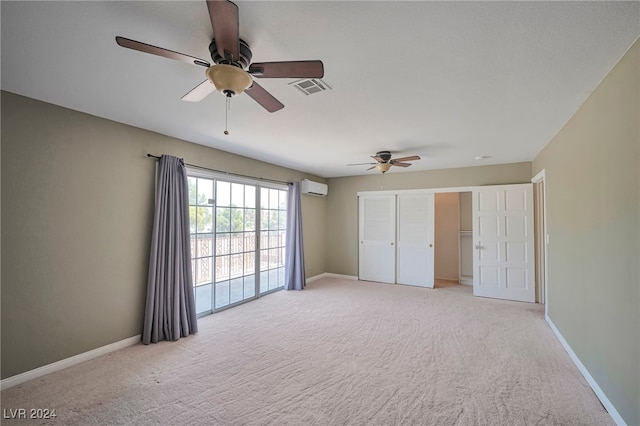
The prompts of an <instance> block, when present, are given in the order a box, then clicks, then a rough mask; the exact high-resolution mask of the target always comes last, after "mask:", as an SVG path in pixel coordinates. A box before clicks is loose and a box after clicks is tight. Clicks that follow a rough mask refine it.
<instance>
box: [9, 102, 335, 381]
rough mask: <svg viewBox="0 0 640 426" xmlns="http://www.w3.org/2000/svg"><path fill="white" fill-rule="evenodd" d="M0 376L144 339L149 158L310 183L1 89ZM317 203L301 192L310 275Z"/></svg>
mask: <svg viewBox="0 0 640 426" xmlns="http://www.w3.org/2000/svg"><path fill="white" fill-rule="evenodd" d="M1 100H2V154H3V155H2V207H3V217H2V219H3V222H2V263H3V266H4V268H3V269H2V378H6V377H9V376H13V375H15V374H18V373H21V372H24V371H27V370H31V369H34V368H36V367H40V366H42V365H46V364H49V363H52V362H55V361H58V360H61V359H64V358H67V357H70V356H73V355H76V354H79V353H82V352H85V351H88V350H91V349H94V348H97V347H100V346H104V345H107V344H109V343H113V342H116V341H119V340H122V339H125V338H127V337H131V336H135V335H137V334H139V333H140V332H141V327H142V312H143V308H144V297H145V291H146V276H147V268H148V257H149V244H150V232H151V225H152V213H153V202H154V201H153V200H154V194H153V192H154V170H155V161H154V160H151V159H148V158H146V154H147V152H151V153H154V154H171V155H176V156H179V157H183V158H184V159H185V161H186V162H187V163H192V164H197V165H201V166H205V167H210V168H214V169H220V170H225V171H231V172H234V173H241V174H247V175H251V176H257V177H264V178H270V179H276V180H282V181H288V180H299V179H302V178H305V177H306V178H310V179H313V180H316V181H321V182H322V181H324V180H323V179H321V178H319V177H317V176H311V175H305V174H303V173H300V172H296V171H293V170H289V169H285V168H281V167H276V166H273V165H269V164H267V163H263V162H259V161H255V160H250V159H248V158H244V157H240V156H236V155H233V154H229V153H225V152H221V151H217V150H214V149H211V148H207V147H204V146H200V145H195V144H191V143H188V142H184V141H181V140H177V139H174V138H170V137H166V136H163V135H159V134H156V133H152V132H148V131H144V130H141V129H137V128H133V127H130V126H126V125H123V124H119V123H115V122H112V121H108V120H104V119H100V118H97V117H93V116H90V115H86V114H81V113H78V112H75V111H71V110H68V109H64V108H60V107H57V106H54V105H50V104H46V103H42V102H38V101H34V100H32V99H28V98H24V97H20V96H17V95H14V94H11V93H7V92H2V98H1ZM325 203H326V201H325V199H324V198H319V197H311V196H304V197H303V203H302V204H303V205H302V209H303V217H304V229H303V233H304V237H305V250H306V272H307V276H313V275H316V274H319V273H322V272H324V271H325V265H324V256H325V223H326V218H325Z"/></svg>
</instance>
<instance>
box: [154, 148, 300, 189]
mask: <svg viewBox="0 0 640 426" xmlns="http://www.w3.org/2000/svg"><path fill="white" fill-rule="evenodd" d="M147 157H149V158H155V159H156V160H159V159H160V157H159V156H157V155H153V154H149V153H147ZM184 165H185V166H189V167H194V168H196V169H201V170H207V171H210V172H217V173H222V174H225V175H229V176H237V177H243V178H249V179H255V180H261V181H264V182H274V183H283V184H285V185H288V184H289V182H284V181H281V180H276V179H267V178H261V177H255V176H248V175H241V174H239V173H231V172H225V171H224V170H216V169H211V168H209V167H203V166H197V165H195V164H189V163H184Z"/></svg>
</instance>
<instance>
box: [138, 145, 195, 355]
mask: <svg viewBox="0 0 640 426" xmlns="http://www.w3.org/2000/svg"><path fill="white" fill-rule="evenodd" d="M189 238H190V236H189V184H188V181H187V170H186V168H185V166H184V161H183V160H182V159H181V158H176V157H172V156H170V155H163V156H162V157H161V158H160V161H159V162H158V176H157V182H156V208H155V213H154V219H153V234H152V238H151V254H150V256H149V280H148V282H147V306H146V309H145V313H144V328H143V332H142V343H144V344H145V345H148V344H149V343H152V342H153V343H156V342H158V341H160V340H178V339H179V338H180V337H185V336H188V335H189V334H192V333H196V332H197V331H198V323H197V319H196V309H195V302H194V297H193V281H192V277H191V249H190V241H189Z"/></svg>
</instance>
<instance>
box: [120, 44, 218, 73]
mask: <svg viewBox="0 0 640 426" xmlns="http://www.w3.org/2000/svg"><path fill="white" fill-rule="evenodd" d="M116 43H118V45H119V46H122V47H126V48H127V49H133V50H137V51H139V52H144V53H150V54H152V55H157V56H162V57H164V58H169V59H173V60H176V61H180V62H185V63H187V64H193V65H200V66H202V67H206V68H209V66H210V65H211V64H209V62H207V61H205V60H204V59H200V58H196V57H195V56H189V55H185V54H184V53H179V52H174V51H173V50H168V49H163V48H162V47H157V46H152V45H150V44H147V43H142V42H139V41H135V40H131V39H129V38H125V37H120V36H117V37H116Z"/></svg>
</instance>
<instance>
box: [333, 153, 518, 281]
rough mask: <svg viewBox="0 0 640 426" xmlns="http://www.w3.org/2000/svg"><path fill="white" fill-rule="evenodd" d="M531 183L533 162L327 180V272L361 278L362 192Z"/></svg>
mask: <svg viewBox="0 0 640 426" xmlns="http://www.w3.org/2000/svg"><path fill="white" fill-rule="evenodd" d="M530 181H531V163H529V162H525V163H515V164H502V165H496V166H480V167H465V168H459V169H444V170H429V171H421V172H408V173H394V172H393V171H391V172H389V173H386V174H385V175H384V180H383V177H382V175H381V174H380V173H372V174H370V175H366V176H351V177H340V178H331V179H327V183H328V185H329V195H328V196H327V253H326V266H327V272H331V273H335V274H344V275H354V276H357V275H358V244H357V242H358V197H357V193H358V192H359V191H377V190H381V189H382V188H381V184H382V183H384V188H383V189H385V190H395V189H424V188H451V187H465V186H475V185H498V184H508V183H523V182H530Z"/></svg>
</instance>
